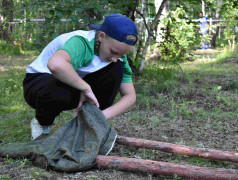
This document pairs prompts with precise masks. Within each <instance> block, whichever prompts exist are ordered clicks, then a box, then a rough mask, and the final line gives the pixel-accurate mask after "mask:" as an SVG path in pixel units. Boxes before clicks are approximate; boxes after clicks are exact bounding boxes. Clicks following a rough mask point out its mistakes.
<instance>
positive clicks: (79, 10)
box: [75, 8, 83, 13]
mask: <svg viewBox="0 0 238 180" xmlns="http://www.w3.org/2000/svg"><path fill="white" fill-rule="evenodd" d="M75 11H77V12H78V13H81V12H83V10H82V9H81V8H77V9H75Z"/></svg>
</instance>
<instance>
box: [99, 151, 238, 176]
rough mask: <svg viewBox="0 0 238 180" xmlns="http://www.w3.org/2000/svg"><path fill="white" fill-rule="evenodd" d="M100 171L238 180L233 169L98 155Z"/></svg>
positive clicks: (236, 173) (237, 173)
mask: <svg viewBox="0 0 238 180" xmlns="http://www.w3.org/2000/svg"><path fill="white" fill-rule="evenodd" d="M97 165H98V167H99V168H100V169H111V168H114V169H118V170H123V171H134V172H143V173H151V174H157V175H165V176H174V175H177V176H179V177H185V178H193V179H197V180H199V179H201V180H228V179H229V180H238V171H237V170H233V169H211V168H206V167H198V166H190V165H182V164H174V163H167V162H159V161H151V160H143V159H135V158H125V157H115V156H102V155H98V157H97Z"/></svg>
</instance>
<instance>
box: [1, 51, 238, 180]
mask: <svg viewBox="0 0 238 180" xmlns="http://www.w3.org/2000/svg"><path fill="white" fill-rule="evenodd" d="M237 57H238V55H237V54H235V53H230V52H223V53H215V54H212V55H204V54H203V55H198V56H197V57H196V58H197V59H196V60H195V61H194V62H186V63H182V64H180V66H181V68H182V71H181V69H180V68H178V67H177V66H175V67H173V66H169V67H165V66H164V65H159V64H151V65H149V66H147V67H146V68H145V71H144V74H143V76H142V77H141V78H140V79H139V80H138V81H136V82H135V88H136V92H137V103H136V105H135V106H134V107H133V108H131V109H130V110H128V112H126V113H124V114H123V115H121V116H119V117H117V118H114V119H112V120H110V121H109V123H110V124H111V125H112V126H114V127H115V128H116V129H117V131H118V134H119V135H125V136H132V137H139V138H145V139H151V140H158V141H165V142H170V143H175V144H183V145H189V146H194V147H207V148H213V149H221V150H228V151H235V150H236V149H235V147H234V142H235V137H233V132H235V130H236V131H237V129H235V127H237V119H238V115H237V114H238V96H237V94H238V93H237V92H238V81H237V77H238V73H237V67H236V66H234V64H232V63H226V61H227V59H231V58H237ZM34 58H35V57H34V56H30V57H27V56H24V57H22V56H19V57H18V56H6V55H5V56H3V58H1V64H2V65H1V67H0V68H1V69H0V142H1V141H2V143H14V142H24V141H30V125H29V124H30V121H31V119H32V118H33V117H34V110H33V109H32V108H30V107H29V106H28V105H27V104H26V102H25V100H24V98H23V88H22V81H23V79H24V76H25V68H26V65H27V64H29V63H30V62H31V61H32V60H34ZM117 98H118V97H117ZM76 113H77V112H76V111H67V112H63V113H62V114H61V115H60V116H59V117H58V118H57V119H56V121H55V125H54V126H53V131H55V130H56V129H57V128H59V127H60V126H62V125H63V124H65V123H66V122H67V121H69V120H70V119H72V118H73V117H74V116H75V115H76ZM219 134H221V135H222V136H220V137H221V138H220V139H214V140H213V136H214V137H216V136H217V135H219ZM226 136H229V138H231V143H229V141H228V140H227V139H225V143H224V142H223V141H224V139H223V138H226ZM114 153H115V154H117V155H118V156H126V157H140V158H145V159H151V160H158V161H168V162H176V163H183V164H192V165H199V166H212V167H229V168H230V167H233V166H232V164H231V163H227V162H221V161H211V160H206V159H201V158H191V157H185V156H180V155H173V154H170V153H161V152H158V151H155V150H144V149H140V148H138V149H136V148H131V147H125V146H120V148H119V150H118V151H116V152H114ZM5 161H7V162H9V163H12V162H15V160H12V159H9V158H5ZM18 163H19V164H20V165H21V166H22V167H24V166H25V164H27V163H28V162H27V161H26V160H24V159H23V160H20V161H18ZM42 174H43V172H42V171H41V169H38V170H37V169H36V170H34V171H33V172H32V175H31V176H32V178H38V177H40V176H42ZM45 176H47V177H48V176H49V175H48V174H47V175H45ZM94 177H95V178H96V175H92V177H91V178H94ZM0 178H1V179H9V178H10V177H9V176H8V175H1V176H0Z"/></svg>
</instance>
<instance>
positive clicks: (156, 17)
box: [139, 0, 167, 73]
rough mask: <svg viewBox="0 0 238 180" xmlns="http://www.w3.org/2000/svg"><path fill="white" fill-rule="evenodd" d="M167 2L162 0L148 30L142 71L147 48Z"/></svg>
mask: <svg viewBox="0 0 238 180" xmlns="http://www.w3.org/2000/svg"><path fill="white" fill-rule="evenodd" d="M166 2H167V0H163V1H162V2H161V5H160V8H159V9H158V11H157V13H156V16H155V19H154V20H153V21H152V24H151V26H150V28H149V30H148V31H149V32H148V37H147V39H146V43H145V47H144V48H143V51H142V58H141V61H140V67H139V72H140V73H141V72H142V71H143V68H144V64H145V57H146V54H147V50H148V47H149V45H150V41H151V34H152V33H153V32H154V29H155V25H156V22H157V21H158V20H159V18H160V16H161V13H162V10H163V8H164V5H165V3H166Z"/></svg>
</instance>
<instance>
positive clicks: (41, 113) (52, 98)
mask: <svg viewBox="0 0 238 180" xmlns="http://www.w3.org/2000/svg"><path fill="white" fill-rule="evenodd" d="M122 76H123V63H122V62H120V61H118V62H117V63H111V64H109V65H108V66H106V67H104V68H103V69H101V70H99V71H96V72H94V73H91V74H88V75H86V76H85V77H84V78H83V79H84V80H85V81H86V82H87V83H88V84H89V85H90V86H91V88H92V91H93V93H94V94H95V96H96V98H97V100H98V102H99V105H100V109H101V110H103V109H105V108H107V107H109V106H111V105H112V103H113V101H114V99H115V97H116V95H117V93H118V91H119V87H120V84H121V81H122ZM23 87H24V98H25V100H26V102H27V103H28V104H29V105H30V106H31V107H32V108H34V109H35V110H36V118H37V119H38V121H39V123H40V124H41V125H42V126H46V125H52V124H53V122H54V119H55V117H56V116H58V115H59V114H60V113H61V112H62V111H65V110H71V109H75V108H77V106H78V104H79V99H80V91H79V90H77V89H75V88H73V87H71V86H69V85H67V84H65V83H63V82H61V81H59V80H57V79H56V78H55V77H54V76H53V75H52V74H48V73H27V74H26V77H25V79H24V81H23Z"/></svg>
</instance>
